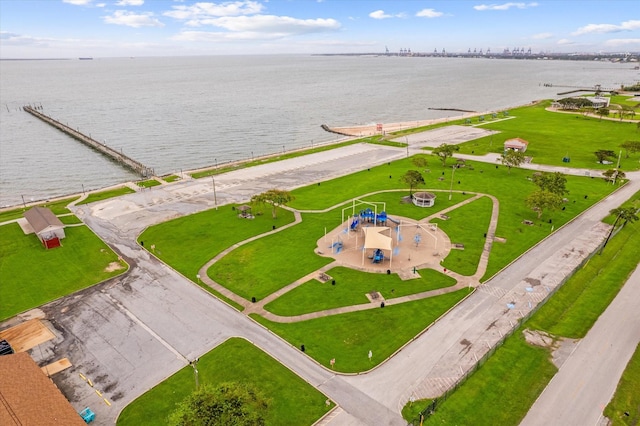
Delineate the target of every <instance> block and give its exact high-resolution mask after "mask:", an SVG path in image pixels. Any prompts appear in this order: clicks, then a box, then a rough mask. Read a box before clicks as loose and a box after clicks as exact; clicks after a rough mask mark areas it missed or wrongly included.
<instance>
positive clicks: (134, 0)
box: [116, 0, 144, 6]
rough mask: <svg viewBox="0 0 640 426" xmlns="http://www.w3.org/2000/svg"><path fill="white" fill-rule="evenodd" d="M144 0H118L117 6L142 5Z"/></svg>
mask: <svg viewBox="0 0 640 426" xmlns="http://www.w3.org/2000/svg"><path fill="white" fill-rule="evenodd" d="M143 4H144V0H119V1H117V2H116V6H142V5H143Z"/></svg>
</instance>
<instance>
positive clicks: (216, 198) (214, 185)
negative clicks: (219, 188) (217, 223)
mask: <svg viewBox="0 0 640 426" xmlns="http://www.w3.org/2000/svg"><path fill="white" fill-rule="evenodd" d="M211 182H213V204H214V205H215V206H216V210H218V197H217V195H216V180H215V178H214V177H213V176H211Z"/></svg>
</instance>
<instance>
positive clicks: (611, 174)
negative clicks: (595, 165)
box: [602, 169, 627, 182]
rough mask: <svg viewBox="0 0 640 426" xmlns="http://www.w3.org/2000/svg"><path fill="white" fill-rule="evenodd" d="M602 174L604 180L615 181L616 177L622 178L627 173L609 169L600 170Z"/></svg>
mask: <svg viewBox="0 0 640 426" xmlns="http://www.w3.org/2000/svg"><path fill="white" fill-rule="evenodd" d="M602 176H604V180H607V181H609V182H615V181H616V179H624V178H625V177H627V175H626V174H625V173H624V172H623V171H622V170H619V169H609V170H607V171H606V172H602Z"/></svg>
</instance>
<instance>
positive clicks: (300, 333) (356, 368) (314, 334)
mask: <svg viewBox="0 0 640 426" xmlns="http://www.w3.org/2000/svg"><path fill="white" fill-rule="evenodd" d="M468 294H469V289H466V288H465V289H462V290H458V291H456V292H452V293H447V294H444V295H441V296H437V297H431V298H427V299H421V300H417V301H414V302H407V303H401V304H398V305H392V306H389V305H387V306H385V307H384V308H373V309H369V310H365V311H359V312H350V313H345V314H340V315H332V316H329V317H321V318H316V319H312V320H308V321H302V322H296V323H289V324H286V323H275V322H271V321H268V320H266V319H264V318H262V317H260V316H258V315H255V314H252V315H251V316H252V318H253V319H255V320H256V321H258V322H259V323H261V324H263V325H264V326H266V327H267V328H269V329H270V330H271V331H273V332H274V333H276V334H278V335H279V336H281V337H282V338H283V339H285V340H286V341H288V342H289V343H291V344H292V345H294V346H296V347H298V348H301V345H304V347H305V352H306V354H307V355H309V356H310V357H311V358H313V359H315V360H316V361H317V362H318V363H320V364H322V365H324V366H326V367H329V368H331V365H330V360H331V359H335V360H336V362H335V365H334V367H333V368H334V369H335V370H336V371H339V372H342V373H357V372H362V371H366V370H369V369H371V368H373V367H374V366H376V365H378V364H380V363H381V362H382V361H384V360H385V359H387V358H388V357H390V356H391V355H393V353H395V352H396V351H397V350H398V349H400V348H401V347H402V346H403V345H405V344H406V343H407V342H409V341H410V340H411V339H413V338H414V337H415V336H416V335H418V334H420V333H421V332H422V331H424V330H425V329H426V328H428V327H429V326H430V325H431V324H432V323H433V322H434V321H436V320H437V319H438V318H440V317H441V316H442V315H443V314H444V313H446V312H447V311H448V310H449V309H451V308H452V307H453V306H454V305H455V304H457V303H458V302H460V301H461V300H462V299H464V298H465V297H466V296H467V295H468ZM369 351H371V352H372V353H373V358H372V359H371V361H370V360H369V359H368V357H367V354H368V352H369Z"/></svg>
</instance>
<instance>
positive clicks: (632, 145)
mask: <svg viewBox="0 0 640 426" xmlns="http://www.w3.org/2000/svg"><path fill="white" fill-rule="evenodd" d="M620 148H622V149H624V158H629V154H635V153H636V152H640V141H626V142H624V143H623V144H621V145H620Z"/></svg>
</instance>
